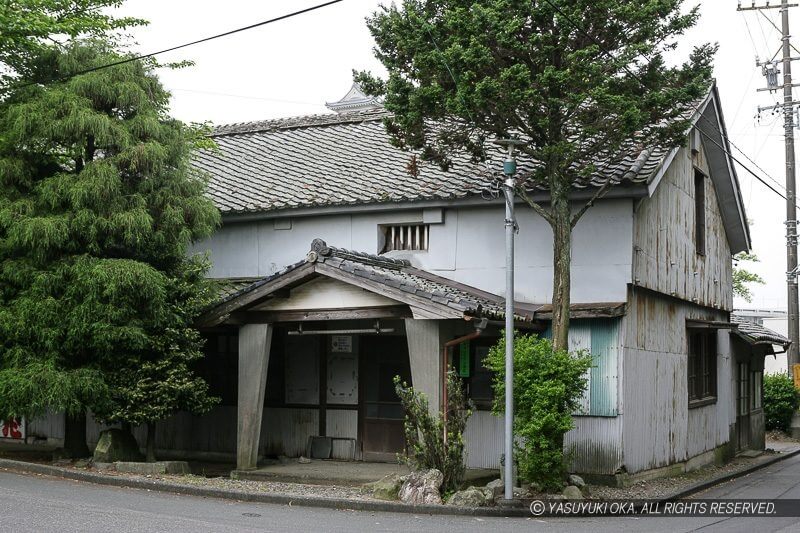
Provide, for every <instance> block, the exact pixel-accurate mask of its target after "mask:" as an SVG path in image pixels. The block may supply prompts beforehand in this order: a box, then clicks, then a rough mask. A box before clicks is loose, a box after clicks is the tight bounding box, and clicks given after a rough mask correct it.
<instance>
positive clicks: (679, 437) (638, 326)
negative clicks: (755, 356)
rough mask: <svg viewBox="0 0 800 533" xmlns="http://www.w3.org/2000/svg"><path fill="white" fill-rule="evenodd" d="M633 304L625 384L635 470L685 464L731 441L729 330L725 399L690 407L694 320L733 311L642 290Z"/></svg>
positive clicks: (627, 441)
mask: <svg viewBox="0 0 800 533" xmlns="http://www.w3.org/2000/svg"><path fill="white" fill-rule="evenodd" d="M628 301H629V306H628V314H627V315H626V316H625V318H624V328H625V329H626V334H625V341H624V342H625V347H624V349H623V361H622V363H623V371H622V376H623V380H622V387H621V390H622V391H623V392H622V394H623V396H624V401H623V403H624V406H625V425H624V428H623V443H624V462H625V467H626V468H627V470H628V472H631V473H633V472H640V471H642V470H650V469H653V468H658V467H661V466H666V465H669V464H672V463H676V462H682V461H685V460H687V459H690V458H692V457H694V456H696V455H699V454H701V453H704V452H707V451H710V450H712V449H714V448H715V447H716V446H719V445H721V444H724V443H725V442H727V441H728V438H729V427H730V423H731V422H730V418H731V408H732V400H731V391H730V383H731V377H730V368H731V357H730V344H729V342H728V333H727V332H726V331H720V332H719V333H718V336H717V339H718V342H717V349H718V357H717V383H718V387H717V402H716V403H715V404H712V405H710V406H706V407H700V408H696V409H691V410H690V409H689V401H688V391H687V378H686V374H687V369H686V365H687V351H688V341H687V331H686V320H687V319H690V318H691V319H700V320H724V319H726V317H727V315H726V314H725V313H724V312H723V311H715V310H713V309H708V308H704V307H699V306H696V305H693V304H691V303H688V302H680V301H678V300H676V299H672V298H667V297H662V296H659V295H657V294H654V293H652V292H650V291H644V290H637V289H636V288H632V289H631V292H630V295H629V300H628Z"/></svg>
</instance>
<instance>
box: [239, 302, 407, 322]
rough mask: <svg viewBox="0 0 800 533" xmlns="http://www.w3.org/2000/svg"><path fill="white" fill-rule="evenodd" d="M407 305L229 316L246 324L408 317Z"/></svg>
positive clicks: (265, 312) (262, 312)
mask: <svg viewBox="0 0 800 533" xmlns="http://www.w3.org/2000/svg"><path fill="white" fill-rule="evenodd" d="M410 317H411V310H410V309H409V308H408V306H405V305H399V306H389V307H361V308H348V309H309V310H290V311H241V312H237V313H233V314H232V315H231V318H232V319H234V320H239V321H241V322H243V323H246V324H275V323H278V322H309V321H325V320H362V319H374V318H410Z"/></svg>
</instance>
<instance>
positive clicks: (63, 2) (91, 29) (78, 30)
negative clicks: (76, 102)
mask: <svg viewBox="0 0 800 533" xmlns="http://www.w3.org/2000/svg"><path fill="white" fill-rule="evenodd" d="M122 1H123V0H4V1H3V2H0V28H2V29H3V31H2V32H0V72H2V75H0V87H2V86H3V85H4V84H5V83H8V82H9V80H10V78H12V77H15V76H23V77H27V78H34V79H36V80H37V81H46V80H50V79H53V78H52V75H51V73H49V72H48V71H47V70H45V69H41V68H37V67H41V64H39V63H37V61H36V58H38V57H39V56H41V55H42V53H44V52H45V50H47V49H48V48H52V47H54V46H57V45H58V43H59V41H64V39H65V38H66V39H74V38H76V37H79V36H83V37H88V36H94V37H99V36H103V35H108V34H110V33H113V32H114V31H116V30H121V29H124V28H127V27H132V26H141V25H143V24H146V22H145V21H143V20H141V19H136V18H127V17H126V18H115V17H113V16H111V15H109V14H107V13H108V12H109V11H110V10H111V9H113V8H116V7H119V6H120V5H122ZM3 71H5V72H3Z"/></svg>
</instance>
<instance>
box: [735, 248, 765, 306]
mask: <svg viewBox="0 0 800 533" xmlns="http://www.w3.org/2000/svg"><path fill="white" fill-rule="evenodd" d="M742 261H748V262H758V257H756V256H755V255H754V254H751V253H747V252H739V253H738V254H736V255H735V256H733V264H734V266H733V295H734V296H739V297H740V298H743V299H745V300H746V301H748V302H751V301H752V300H753V293H752V292H751V291H750V287H748V284H750V283H757V284H759V285H763V284H764V283H765V282H764V279H763V278H762V277H761V276H759V275H758V274H755V273H753V272H750V271H749V270H746V269H745V268H742V267H740V266H739V263H740V262H742Z"/></svg>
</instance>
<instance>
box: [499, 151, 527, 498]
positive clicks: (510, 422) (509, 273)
mask: <svg viewBox="0 0 800 533" xmlns="http://www.w3.org/2000/svg"><path fill="white" fill-rule="evenodd" d="M495 143H497V144H499V145H501V146H504V147H505V148H506V149H507V155H506V159H505V161H504V162H503V174H505V181H504V183H503V193H504V195H505V200H506V219H505V226H506V361H505V362H506V375H505V389H506V408H505V461H504V464H503V468H504V471H503V474H504V478H505V484H504V485H505V487H504V489H505V494H504V497H505V499H506V500H507V501H510V500H513V499H514V233H515V232H516V231H517V221H516V220H515V218H514V174H515V173H516V172H517V161H516V159H514V149H515V148H516V146H518V145H520V144H523V141H520V140H518V139H499V140H497V141H495Z"/></svg>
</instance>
